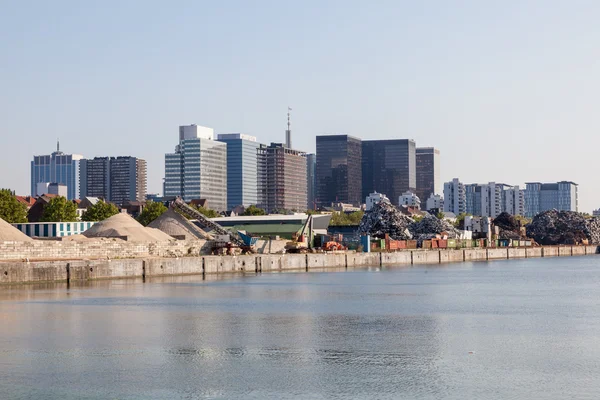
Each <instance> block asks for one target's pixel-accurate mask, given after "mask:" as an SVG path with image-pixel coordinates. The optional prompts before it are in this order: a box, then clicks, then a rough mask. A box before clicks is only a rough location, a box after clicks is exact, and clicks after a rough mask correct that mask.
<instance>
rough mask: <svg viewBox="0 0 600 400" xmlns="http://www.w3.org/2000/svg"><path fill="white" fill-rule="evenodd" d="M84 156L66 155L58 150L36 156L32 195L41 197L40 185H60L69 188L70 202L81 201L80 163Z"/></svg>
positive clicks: (32, 163) (32, 178)
mask: <svg viewBox="0 0 600 400" xmlns="http://www.w3.org/2000/svg"><path fill="white" fill-rule="evenodd" d="M81 159H83V156H81V155H79V154H64V153H63V152H61V151H60V149H59V148H58V146H57V149H56V151H55V152H54V153H52V154H50V155H45V156H34V157H33V161H31V195H32V196H39V195H42V194H44V193H38V191H37V186H38V183H59V184H62V185H65V186H66V187H67V198H68V199H69V200H74V199H79V197H80V192H79V162H80V160H81Z"/></svg>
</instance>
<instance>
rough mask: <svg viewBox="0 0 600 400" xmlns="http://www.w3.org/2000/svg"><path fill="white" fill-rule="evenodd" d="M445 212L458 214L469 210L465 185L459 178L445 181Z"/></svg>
mask: <svg viewBox="0 0 600 400" xmlns="http://www.w3.org/2000/svg"><path fill="white" fill-rule="evenodd" d="M444 212H451V213H454V214H456V215H459V214H462V213H466V212H467V195H466V192H465V185H464V184H463V183H462V182H461V181H459V180H458V178H454V179H452V181H451V182H446V183H444Z"/></svg>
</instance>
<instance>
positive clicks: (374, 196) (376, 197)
mask: <svg viewBox="0 0 600 400" xmlns="http://www.w3.org/2000/svg"><path fill="white" fill-rule="evenodd" d="M381 201H387V202H388V203H389V202H390V199H388V197H387V196H386V195H385V194H383V193H377V192H373V193H371V194H370V195H368V196H367V199H366V208H365V209H366V210H367V211H371V209H372V208H373V206H374V205H375V204H377V203H379V202H381Z"/></svg>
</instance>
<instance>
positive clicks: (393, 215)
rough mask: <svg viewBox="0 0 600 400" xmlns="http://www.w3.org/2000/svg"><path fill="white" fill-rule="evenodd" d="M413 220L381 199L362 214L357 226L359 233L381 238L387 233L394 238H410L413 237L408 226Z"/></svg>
mask: <svg viewBox="0 0 600 400" xmlns="http://www.w3.org/2000/svg"><path fill="white" fill-rule="evenodd" d="M414 222H415V221H414V220H413V219H412V218H410V217H408V216H406V215H404V214H402V213H401V212H400V211H398V209H397V208H396V207H394V206H393V205H392V204H390V203H389V202H387V201H381V202H379V203H378V204H376V205H375V206H373V208H372V209H371V211H368V212H366V213H365V215H364V216H363V218H362V220H361V221H360V225H359V227H358V231H359V232H360V233H361V234H366V235H371V236H373V237H377V238H381V239H383V238H384V237H385V234H386V233H387V234H389V235H390V238H392V239H394V240H410V239H412V238H413V236H412V234H411V233H410V231H409V226H410V225H411V224H412V223H414Z"/></svg>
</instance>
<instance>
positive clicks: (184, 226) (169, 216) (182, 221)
mask: <svg viewBox="0 0 600 400" xmlns="http://www.w3.org/2000/svg"><path fill="white" fill-rule="evenodd" d="M148 227H150V228H155V229H159V230H160V231H162V232H164V233H166V234H167V235H171V236H172V237H174V238H175V239H180V240H189V239H210V238H211V236H210V235H209V234H207V233H206V232H205V231H204V230H202V229H201V228H200V227H198V226H197V225H196V224H194V223H193V222H190V221H188V220H187V219H186V218H185V217H184V216H183V215H181V214H179V213H178V212H176V211H175V210H173V209H168V210H167V211H165V212H164V213H162V215H161V216H160V217H158V218H156V219H155V220H154V221H152V222H151V223H150V224H149V225H148Z"/></svg>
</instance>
